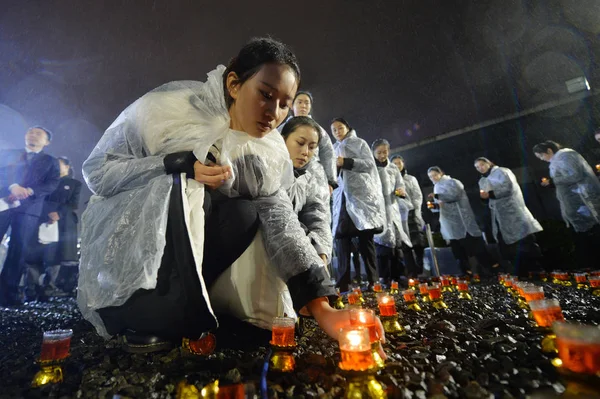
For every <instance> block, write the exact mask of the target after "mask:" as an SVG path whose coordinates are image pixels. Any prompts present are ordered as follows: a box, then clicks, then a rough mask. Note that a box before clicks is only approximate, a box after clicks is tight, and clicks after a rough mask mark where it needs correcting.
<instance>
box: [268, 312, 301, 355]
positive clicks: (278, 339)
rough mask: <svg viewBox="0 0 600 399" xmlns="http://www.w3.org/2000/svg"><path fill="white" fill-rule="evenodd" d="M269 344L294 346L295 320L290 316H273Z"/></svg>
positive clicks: (282, 346)
mask: <svg viewBox="0 0 600 399" xmlns="http://www.w3.org/2000/svg"><path fill="white" fill-rule="evenodd" d="M271 327H272V333H271V345H273V346H277V347H281V348H289V347H293V346H296V340H295V338H294V331H295V328H296V321H295V320H294V319H293V318H291V317H275V318H273V324H272V325H271Z"/></svg>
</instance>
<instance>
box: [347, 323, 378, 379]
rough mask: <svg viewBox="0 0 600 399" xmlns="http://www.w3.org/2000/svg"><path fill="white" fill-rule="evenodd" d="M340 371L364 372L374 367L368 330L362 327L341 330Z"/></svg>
mask: <svg viewBox="0 0 600 399" xmlns="http://www.w3.org/2000/svg"><path fill="white" fill-rule="evenodd" d="M339 344H340V354H341V360H342V361H341V362H340V364H339V366H340V368H341V369H342V370H352V371H366V370H369V369H372V368H375V367H376V364H375V360H374V359H373V355H372V353H371V343H370V342H369V330H368V329H367V328H365V327H363V326H350V327H345V328H342V329H341V331H340V336H339Z"/></svg>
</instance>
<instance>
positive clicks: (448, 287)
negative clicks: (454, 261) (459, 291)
mask: <svg viewBox="0 0 600 399" xmlns="http://www.w3.org/2000/svg"><path fill="white" fill-rule="evenodd" d="M440 282H441V283H442V292H453V291H454V289H453V288H452V286H451V285H450V280H449V279H448V277H442V278H441V279H440Z"/></svg>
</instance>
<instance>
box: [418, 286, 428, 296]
mask: <svg viewBox="0 0 600 399" xmlns="http://www.w3.org/2000/svg"><path fill="white" fill-rule="evenodd" d="M419 292H420V293H421V295H427V294H428V293H429V287H427V283H421V284H419Z"/></svg>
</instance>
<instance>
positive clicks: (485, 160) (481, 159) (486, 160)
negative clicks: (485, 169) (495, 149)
mask: <svg viewBox="0 0 600 399" xmlns="http://www.w3.org/2000/svg"><path fill="white" fill-rule="evenodd" d="M479 161H481V162H485V163H487V164H488V165H490V167H493V166H496V164H495V163H493V162H492V161H490V160H489V159H487V158H486V157H479V158H477V159H476V160H475V162H473V164H476V163H477V162H479Z"/></svg>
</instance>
